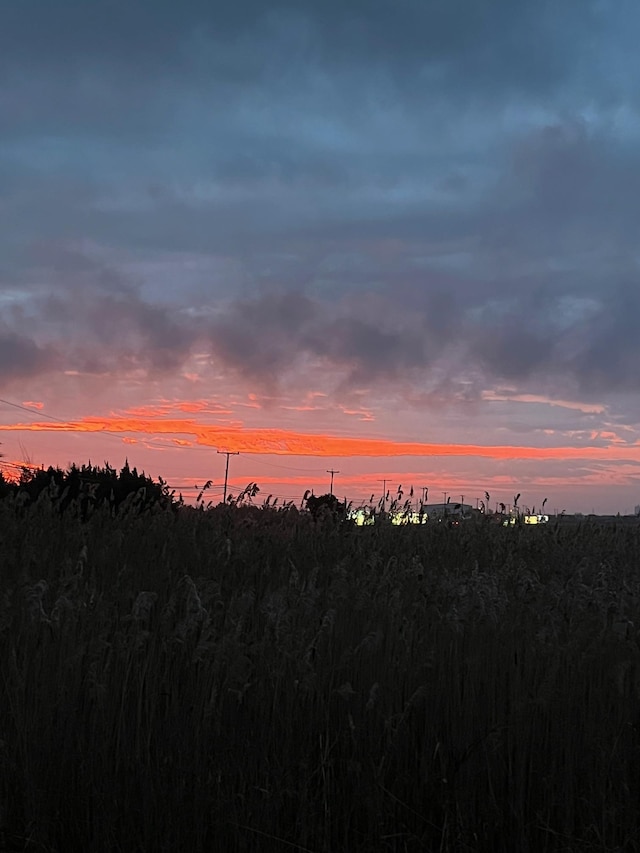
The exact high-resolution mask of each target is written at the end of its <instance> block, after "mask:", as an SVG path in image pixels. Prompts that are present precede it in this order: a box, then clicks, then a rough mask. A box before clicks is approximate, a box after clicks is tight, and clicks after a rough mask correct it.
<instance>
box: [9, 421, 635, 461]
mask: <svg viewBox="0 0 640 853" xmlns="http://www.w3.org/2000/svg"><path fill="white" fill-rule="evenodd" d="M0 430H4V431H14V430H19V431H32V432H40V431H49V432H94V433H100V432H107V433H138V434H144V435H156V436H157V435H168V436H171V440H172V441H179V436H191V437H193V438H194V439H195V443H196V444H198V445H201V446H205V447H216V448H219V449H223V450H230V451H239V452H241V453H265V454H276V455H281V456H325V457H347V456H371V457H393V456H476V457H484V458H488V459H592V460H603V461H607V462H613V461H618V460H627V461H631V462H640V444H632V445H620V444H615V446H613V445H609V446H592V445H590V446H586V447H516V446H509V445H490V446H487V445H480V444H424V443H421V442H406V441H393V440H391V439H368V438H343V437H340V436H333V435H313V434H308V433H298V432H292V431H288V430H282V429H245V428H243V427H229V426H213V425H207V424H198V423H196V422H195V421H192V420H180V419H157V420H156V419H144V418H118V417H111V418H83V419H81V420H78V421H69V422H54V423H51V422H48V423H47V422H41V423H30V424H5V425H0ZM123 438H124V436H123ZM180 443H181V442H180ZM174 446H175V445H174Z"/></svg>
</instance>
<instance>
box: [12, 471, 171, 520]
mask: <svg viewBox="0 0 640 853" xmlns="http://www.w3.org/2000/svg"><path fill="white" fill-rule="evenodd" d="M44 495H49V497H50V498H51V499H52V502H53V503H55V505H56V507H57V508H58V509H59V510H60V511H65V510H66V509H68V508H70V507H72V506H74V507H76V508H77V509H78V511H79V513H80V514H81V515H83V516H85V515H86V514H87V513H88V512H89V511H90V510H91V509H92V508H95V507H97V506H103V505H105V504H107V505H108V506H110V507H111V508H112V509H114V510H115V511H117V510H119V509H120V508H121V507H122V506H123V505H124V504H125V503H126V505H127V507H130V506H134V505H135V506H137V507H138V508H140V509H147V508H150V507H152V506H159V507H162V508H170V507H172V506H175V505H178V504H180V503H182V498H181V497H180V496H178V497H177V498H176V495H175V492H174V491H171V490H170V489H169V486H168V485H167V483H166V482H165V481H164V480H163V479H162V477H160V478H158V481H157V482H156V481H154V480H153V479H152V478H151V477H148V476H147V475H146V474H145V473H144V472H142V473H141V474H140V473H138V471H137V469H136V468H130V467H129V463H128V462H125V464H124V466H123V467H122V468H121V469H120V471H118V470H117V469H116V468H112V467H111V466H110V465H109V464H108V463H106V462H105V464H104V466H99V465H92V464H91V462H89V463H88V464H87V465H80V466H78V465H76V464H73V465H71V466H70V467H69V468H68V469H67V470H63V469H62V468H54V467H52V466H49V467H48V468H38V469H34V468H28V467H26V466H25V467H23V468H22V470H21V473H20V476H19V477H18V479H17V480H15V481H12V480H8V479H7V478H6V477H5V476H4V475H3V474H2V473H0V499H6V498H10V497H13V498H14V499H15V500H16V501H18V502H19V503H20V504H23V505H27V504H30V503H33V502H35V501H37V500H38V499H40V498H41V497H43V496H44Z"/></svg>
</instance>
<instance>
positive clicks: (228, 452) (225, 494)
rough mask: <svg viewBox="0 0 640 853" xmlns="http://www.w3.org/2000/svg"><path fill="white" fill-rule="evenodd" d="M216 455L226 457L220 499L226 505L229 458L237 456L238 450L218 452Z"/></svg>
mask: <svg viewBox="0 0 640 853" xmlns="http://www.w3.org/2000/svg"><path fill="white" fill-rule="evenodd" d="M218 453H221V454H222V455H223V456H226V457H227V465H226V468H225V469H224V497H223V498H222V502H223V503H225V504H226V502H227V480H228V479H229V457H230V456H239V455H240V451H239V450H218Z"/></svg>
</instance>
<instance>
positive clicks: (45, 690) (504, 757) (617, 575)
mask: <svg viewBox="0 0 640 853" xmlns="http://www.w3.org/2000/svg"><path fill="white" fill-rule="evenodd" d="M58 497H59V496H58ZM58 497H56V494H55V492H54V490H52V489H46V490H43V491H42V492H41V493H40V495H39V497H38V498H37V499H36V500H33V501H28V502H26V503H25V502H24V501H21V500H19V496H18V495H15V494H11V495H8V496H7V497H5V499H4V500H0V554H1V578H0V691H1V693H0V850H3V851H9V850H14V851H18V850H21V851H43V852H44V851H54V850H55V851H58V853H73V851H83V853H84V851H92V853H113V851H125V853H137V852H138V851H263V850H273V851H278V850H282V851H283V852H284V851H291V850H298V851H314V853H335V851H349V853H351V852H352V853H359V851H367V853H369V852H370V851H487V853H489V851H491V853H500V851H504V853H507V851H508V853H514V851H519V853H527V851H529V853H544V851H614V850H615V851H633V850H638V849H640V812H639V808H638V805H639V796H640V748H639V747H640V666H639V663H640V650H639V647H638V627H640V613H639V612H638V610H639V601H640V572H639V568H640V539H639V532H638V528H637V527H635V526H624V527H622V526H620V527H618V526H616V525H610V526H608V527H606V528H604V527H601V526H598V525H597V524H591V523H588V524H585V525H583V526H577V527H568V528H566V527H557V526H554V525H548V526H546V527H544V528H533V529H532V528H514V529H506V528H501V527H497V526H488V525H487V526H485V525H480V526H476V525H473V524H469V525H466V526H465V525H464V524H463V525H461V526H460V527H458V528H456V529H453V530H449V529H447V528H446V527H444V526H443V525H434V526H430V525H428V524H427V525H425V526H414V527H410V526H408V527H391V526H389V527H387V526H384V525H376V526H375V527H371V528H360V529H353V528H351V527H348V526H345V525H344V524H340V523H336V522H335V520H333V519H331V518H327V519H323V520H321V521H316V520H314V518H313V517H312V516H311V515H310V514H309V513H299V512H297V511H296V510H295V509H293V508H288V509H286V510H284V511H276V510H273V509H269V508H266V509H262V510H259V509H253V508H242V507H237V506H220V507H216V508H213V509H212V510H210V511H204V510H196V509H190V508H188V507H184V506H180V507H178V508H177V509H176V507H175V506H172V505H171V502H169V503H167V504H165V505H164V506H163V505H162V504H161V502H155V503H153V504H152V505H149V506H147V505H137V506H136V505H132V506H130V507H129V508H128V509H127V508H126V507H125V509H126V510H127V511H118V512H114V510H113V507H110V506H109V505H103V506H97V507H95V508H93V509H92V511H91V512H89V513H85V515H84V517H83V516H82V513H81V512H80V511H77V508H75V509H74V506H73V503H72V504H70V505H69V506H68V507H67V508H66V510H65V511H64V512H60V511H59V506H58V503H57V501H58Z"/></svg>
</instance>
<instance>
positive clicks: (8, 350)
mask: <svg viewBox="0 0 640 853" xmlns="http://www.w3.org/2000/svg"><path fill="white" fill-rule="evenodd" d="M57 361H58V360H57V358H56V356H55V353H54V352H53V351H51V350H49V349H48V348H45V347H40V346H38V344H37V343H36V342H35V341H34V340H33V339H32V338H31V337H29V335H25V334H18V333H16V332H13V331H11V330H9V329H7V328H3V327H2V326H0V383H3V384H5V383H8V382H13V381H15V380H17V379H27V378H28V377H30V376H36V375H38V374H41V373H46V372H48V371H52V370H55V369H56V367H57V366H58V363H57Z"/></svg>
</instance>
